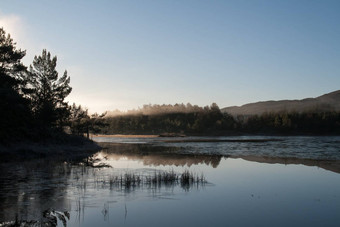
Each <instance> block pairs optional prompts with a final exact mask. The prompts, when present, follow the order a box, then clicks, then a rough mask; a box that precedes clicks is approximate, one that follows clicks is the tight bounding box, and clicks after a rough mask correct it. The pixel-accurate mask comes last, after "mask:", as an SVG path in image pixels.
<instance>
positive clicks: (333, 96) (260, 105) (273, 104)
mask: <svg viewBox="0 0 340 227" xmlns="http://www.w3.org/2000/svg"><path fill="white" fill-rule="evenodd" d="M214 105H216V104H214ZM208 107H209V106H205V107H200V106H198V105H193V104H191V103H187V104H183V103H177V104H174V105H172V104H162V105H160V104H145V105H143V106H142V107H138V108H137V109H132V110H127V111H121V110H118V109H116V110H108V111H106V116H107V117H115V116H122V115H134V114H144V115H157V114H167V113H191V112H197V111H201V110H203V109H204V108H206V109H207V108H208ZM307 111H340V90H337V91H334V92H330V93H327V94H324V95H321V96H319V97H316V98H305V99H302V100H279V101H273V100H270V101H261V102H255V103H248V104H245V105H242V106H231V107H223V108H221V112H223V113H228V114H231V115H233V116H237V115H261V114H263V113H266V112H268V113H277V112H299V113H301V112H307Z"/></svg>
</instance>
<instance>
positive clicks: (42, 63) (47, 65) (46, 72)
mask: <svg viewBox="0 0 340 227" xmlns="http://www.w3.org/2000/svg"><path fill="white" fill-rule="evenodd" d="M56 66H57V57H56V56H54V57H51V54H50V52H47V51H46V50H45V49H44V50H43V51H42V54H41V56H35V57H34V60H33V63H32V65H31V66H30V74H31V80H30V83H31V85H32V87H33V89H34V93H32V95H31V102H32V110H33V112H34V114H35V116H36V117H37V118H38V119H39V121H40V122H41V123H42V124H43V125H45V126H48V127H57V128H60V127H62V126H63V125H64V124H65V121H66V119H67V118H68V116H69V114H70V112H69V107H68V104H67V102H65V98H66V97H67V96H68V95H69V94H70V92H71V90H72V88H71V87H70V85H69V83H70V77H69V76H67V71H65V72H64V74H63V76H62V77H59V76H58V72H57V70H56Z"/></svg>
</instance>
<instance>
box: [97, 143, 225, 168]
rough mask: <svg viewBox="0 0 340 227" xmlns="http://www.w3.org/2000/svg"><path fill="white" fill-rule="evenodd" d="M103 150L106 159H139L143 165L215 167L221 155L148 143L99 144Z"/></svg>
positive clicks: (100, 154)
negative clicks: (188, 152)
mask: <svg viewBox="0 0 340 227" xmlns="http://www.w3.org/2000/svg"><path fill="white" fill-rule="evenodd" d="M101 145H102V146H103V147H104V150H103V151H101V152H100V153H99V156H102V157H104V158H105V159H107V160H120V159H122V158H126V159H128V160H132V161H140V162H142V163H143V164H144V165H145V166H149V165H153V166H188V167H190V166H192V165H198V164H205V165H208V166H209V165H210V166H212V167H213V168H216V167H217V166H218V165H219V163H220V161H221V158H222V157H223V156H222V155H206V154H182V153H177V152H178V151H179V150H180V149H181V148H178V147H162V146H152V145H148V144H114V143H112V144H110V143H105V144H101Z"/></svg>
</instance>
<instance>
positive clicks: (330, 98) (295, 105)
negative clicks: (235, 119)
mask: <svg viewBox="0 0 340 227" xmlns="http://www.w3.org/2000/svg"><path fill="white" fill-rule="evenodd" d="M311 110H313V111H340V90H338V91H334V92H331V93H328V94H325V95H322V96H319V97H316V98H306V99H302V100H280V101H264V102H256V103H249V104H245V105H243V106H231V107H226V108H222V109H221V111H222V112H223V113H229V114H231V115H234V116H237V115H256V114H257V115H260V114H263V113H265V112H274V113H275V112H280V111H287V112H293V111H296V112H300V113H301V112H304V111H311Z"/></svg>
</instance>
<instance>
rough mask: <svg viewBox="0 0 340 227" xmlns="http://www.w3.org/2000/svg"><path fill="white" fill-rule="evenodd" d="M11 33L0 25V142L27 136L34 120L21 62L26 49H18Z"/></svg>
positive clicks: (25, 71) (25, 75)
mask: <svg viewBox="0 0 340 227" xmlns="http://www.w3.org/2000/svg"><path fill="white" fill-rule="evenodd" d="M15 45H16V43H14V42H13V40H12V38H11V37H10V35H9V34H8V35H6V32H5V30H4V29H3V28H0V110H1V111H0V142H2V143H3V142H9V141H13V140H18V139H20V138H22V137H23V136H25V134H27V131H28V128H29V126H28V124H30V122H31V121H30V120H31V112H30V109H29V100H27V99H26V98H24V96H25V95H27V94H28V92H29V91H30V89H27V87H26V85H27V70H26V67H25V66H24V65H23V64H22V63H21V59H22V58H23V57H24V56H25V51H22V50H21V49H16V47H15Z"/></svg>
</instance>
